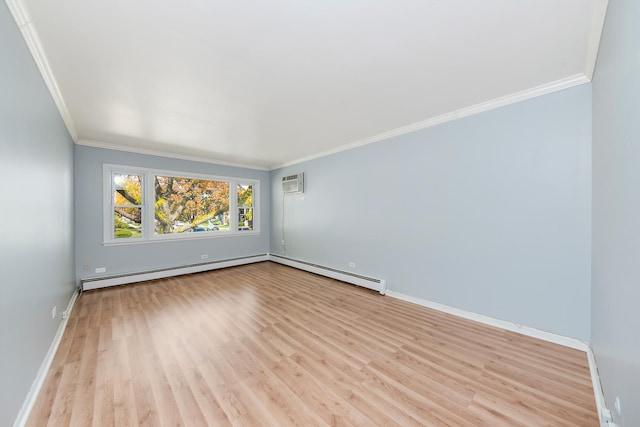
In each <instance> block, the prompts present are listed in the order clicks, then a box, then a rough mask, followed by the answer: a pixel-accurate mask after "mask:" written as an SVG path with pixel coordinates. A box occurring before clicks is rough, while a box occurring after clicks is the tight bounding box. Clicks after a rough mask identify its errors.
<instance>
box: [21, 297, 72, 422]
mask: <svg viewBox="0 0 640 427" xmlns="http://www.w3.org/2000/svg"><path fill="white" fill-rule="evenodd" d="M77 299H78V291H75V292H74V293H73V295H72V296H71V299H70V300H69V304H67V310H66V313H67V315H66V316H65V318H64V319H62V321H61V322H60V325H59V326H58V330H57V332H56V335H55V336H54V337H53V341H52V342H51V345H50V346H49V351H47V354H46V355H45V357H44V360H43V361H42V364H41V365H40V369H38V374H37V375H36V378H35V379H34V380H33V383H32V384H31V389H30V390H29V393H27V397H26V399H25V400H24V403H23V404H22V407H21V408H20V412H18V416H17V417H16V420H15V421H14V423H13V427H23V426H24V425H25V424H26V423H27V420H28V419H29V415H30V414H31V410H32V409H33V405H34V404H35V403H36V399H37V398H38V394H40V389H41V388H42V385H43V384H44V380H45V378H46V377H47V373H48V372H49V368H50V367H51V363H52V362H53V358H54V357H55V355H56V352H57V351H58V346H59V345H60V341H62V335H63V334H64V330H65V329H66V327H67V322H68V321H69V315H70V314H71V310H73V306H74V305H75V303H76V300H77Z"/></svg>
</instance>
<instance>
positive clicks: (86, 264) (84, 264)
mask: <svg viewBox="0 0 640 427" xmlns="http://www.w3.org/2000/svg"><path fill="white" fill-rule="evenodd" d="M82 269H83V270H88V269H89V263H88V262H87V261H85V262H83V263H82Z"/></svg>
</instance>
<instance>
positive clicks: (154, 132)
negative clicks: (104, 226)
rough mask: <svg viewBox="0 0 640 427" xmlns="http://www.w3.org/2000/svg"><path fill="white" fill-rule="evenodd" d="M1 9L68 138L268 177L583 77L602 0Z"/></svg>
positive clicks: (34, 0)
mask: <svg viewBox="0 0 640 427" xmlns="http://www.w3.org/2000/svg"><path fill="white" fill-rule="evenodd" d="M6 2H7V4H8V5H9V7H10V8H11V10H12V12H13V13H14V16H15V17H16V20H17V21H18V24H19V25H20V26H21V28H22V30H23V34H24V35H25V38H26V40H27V42H28V44H29V45H30V48H31V50H32V52H33V53H34V56H35V57H36V60H37V61H38V63H39V66H40V69H41V71H42V73H43V75H44V77H45V80H47V82H48V84H49V87H50V89H51V90H52V93H53V94H54V98H55V99H56V101H57V103H58V107H59V108H60V110H61V113H62V115H63V118H65V121H66V123H67V126H68V127H69V128H70V131H71V133H72V135H73V136H74V138H75V139H76V140H77V141H78V142H79V143H81V144H88V145H96V146H106V147H114V148H120V149H126V150H130V151H138V152H149V153H153V152H163V153H168V154H171V155H175V156H176V157H183V158H198V159H202V160H204V161H219V162H223V163H231V164H240V165H246V166H250V167H256V168H266V169H269V168H274V167H277V166H281V165H284V164H289V163H292V162H295V161H297V160H300V159H305V158H310V157H314V156H318V155H322V154H325V153H329V152H335V151H339V150H342V149H345V148H348V147H352V146H357V145H361V144H364V143H367V142H371V141H375V140H379V139H381V138H383V137H385V136H389V135H393V134H399V133H402V132H405V131H408V130H411V129H417V128H421V127H425V126H428V125H430V124H433V123H437V122H442V121H444V120H449V119H452V118H455V117H457V116H462V115H466V114H471V113H473V112H476V111H481V110H484V109H488V108H492V107H494V106H498V105H503V104H506V103H509V102H514V101H517V100H520V99H526V98H528V97H532V96H536V95H539V94H543V93H548V92H550V91H553V90H558V89H562V88H565V87H570V86H572V85H576V84H580V83H584V82H586V81H588V80H589V79H590V77H591V74H592V72H593V67H594V63H595V57H596V53H597V46H598V42H599V39H600V32H601V29H602V22H603V20H604V13H605V10H606V0H517V1H514V0H483V1H477V0H374V1H372V0H324V1H318V0H273V1H258V0H236V1H217V0H188V1H184V0H183V1H163V0H160V1H158V0H136V1H131V0H110V1H97V0H65V1H51V0H6ZM38 41H39V42H38ZM469 107H471V108H469Z"/></svg>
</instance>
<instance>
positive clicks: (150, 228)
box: [102, 163, 260, 246]
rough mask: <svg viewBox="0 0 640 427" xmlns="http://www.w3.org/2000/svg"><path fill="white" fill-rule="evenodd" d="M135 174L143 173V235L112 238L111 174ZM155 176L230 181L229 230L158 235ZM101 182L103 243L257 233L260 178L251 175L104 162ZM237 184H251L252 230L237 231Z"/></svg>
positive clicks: (142, 241) (205, 237)
mask: <svg viewBox="0 0 640 427" xmlns="http://www.w3.org/2000/svg"><path fill="white" fill-rule="evenodd" d="M114 172H116V173H122V174H131V175H133V174H137V175H142V185H143V189H142V195H143V200H142V236H140V237H134V238H118V239H116V238H114V237H113V208H112V200H113V193H112V183H111V176H112V173H114ZM154 175H163V176H173V177H180V178H193V179H204V180H208V181H221V182H227V183H229V230H228V231H221V232H203V233H176V234H161V235H156V234H155V233H154V230H155V225H154V220H155V212H154V209H153V207H154V206H155V189H154V184H153V182H154V180H153V177H154ZM102 181H103V188H102V193H103V197H102V199H103V201H102V206H103V209H102V211H103V212H102V222H103V232H102V234H103V236H102V244H103V245H105V246H112V245H135V244H145V243H157V242H167V241H181V240H199V239H219V238H225V237H239V236H255V235H257V234H260V181H259V180H256V179H250V178H239V177H228V176H219V175H205V174H199V173H192V172H183V171H170V170H164V169H153V168H141V167H137V166H126V165H115V164H108V163H104V164H103V165H102ZM238 185H251V186H253V195H252V202H253V230H238V221H237V216H238Z"/></svg>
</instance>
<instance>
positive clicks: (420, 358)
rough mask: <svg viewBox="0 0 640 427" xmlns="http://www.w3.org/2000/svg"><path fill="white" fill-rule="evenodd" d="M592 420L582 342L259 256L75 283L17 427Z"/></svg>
mask: <svg viewBox="0 0 640 427" xmlns="http://www.w3.org/2000/svg"><path fill="white" fill-rule="evenodd" d="M45 425H50V426H67V425H73V426H89V425H94V426H118V427H119V426H127V425H131V426H135V425H145V426H179V425H183V426H207V425H209V426H217V425H220V426H227V425H235V426H305V427H306V426H316V425H344V426H348V425H359V426H375V425H381V426H395V425H399V426H458V425H461V426H480V425H489V426H538V425H545V426H565V425H574V426H597V425H598V420H597V414H596V407H595V400H594V395H593V390H592V386H591V381H590V376H589V369H588V365H587V359H586V355H585V353H583V352H580V351H576V350H572V349H568V348H565V347H561V346H557V345H554V344H549V343H547V342H543V341H539V340H536V339H532V338H528V337H524V336H521V335H518V334H515V333H512V332H506V331H503V330H500V329H496V328H492V327H488V326H485V325H481V324H478V323H475V322H471V321H468V320H463V319H459V318H456V317H453V316H450V315H446V314H442V313H440V312H437V311H433V310H430V309H427V308H424V307H420V306H416V305H413V304H410V303H406V302H403V301H400V300H396V299H393V298H390V297H384V296H381V295H379V294H377V293H375V292H373V291H369V290H365V289H362V288H358V287H355V286H351V285H346V284H343V283H340V282H337V281H334V280H331V279H326V278H323V277H319V276H315V275H312V274H308V273H305V272H301V271H297V270H294V269H291V268H289V267H284V266H281V265H277V264H273V263H268V262H267V263H260V264H253V265H248V266H243V267H236V268H231V269H225V270H218V271H213V272H208V273H200V274H196V275H188V276H181V277H176V278H170V279H162V280H156V281H152V282H145V283H141V284H137V285H128V286H122V287H117V288H110V289H105V290H99V291H91V292H85V293H84V294H83V295H82V296H81V298H80V299H79V300H78V302H77V304H76V307H75V308H74V310H73V312H72V314H71V316H70V318H69V323H68V326H67V330H66V332H65V334H64V338H63V340H62V343H61V345H60V348H59V350H58V353H57V355H56V357H55V360H54V362H53V365H52V367H51V370H50V372H49V374H48V376H47V379H46V382H45V384H44V386H43V388H42V391H41V393H40V396H39V398H38V400H37V402H36V405H35V407H34V410H33V412H32V414H31V418H30V420H29V426H38V427H39V426H45Z"/></svg>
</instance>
